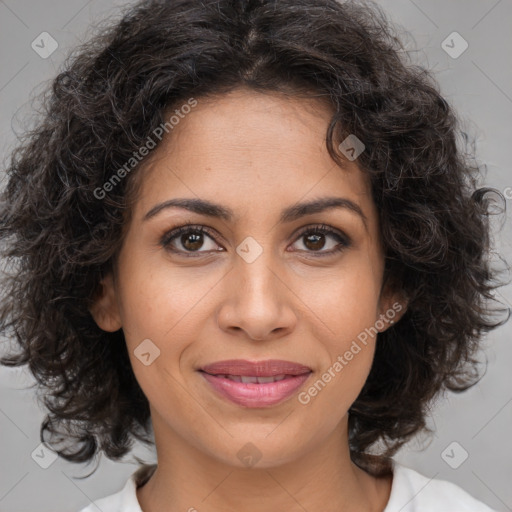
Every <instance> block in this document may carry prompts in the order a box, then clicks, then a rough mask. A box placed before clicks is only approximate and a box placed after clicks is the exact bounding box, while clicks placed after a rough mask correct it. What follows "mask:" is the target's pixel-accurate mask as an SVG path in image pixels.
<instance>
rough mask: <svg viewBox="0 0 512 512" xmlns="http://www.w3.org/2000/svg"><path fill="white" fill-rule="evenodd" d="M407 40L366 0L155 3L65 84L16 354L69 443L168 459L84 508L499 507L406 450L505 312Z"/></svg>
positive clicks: (13, 315)
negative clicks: (416, 467) (146, 447)
mask: <svg viewBox="0 0 512 512" xmlns="http://www.w3.org/2000/svg"><path fill="white" fill-rule="evenodd" d="M401 50H403V48H402V47H401V46H400V42H399V41H398V39H397V38H395V36H394V35H393V32H392V29H391V28H390V25H389V24H388V23H387V20H386V18H385V16H384V15H383V13H382V12H381V11H380V9H379V8H378V7H377V6H376V5H374V4H370V3H367V4H361V3H355V2H344V3H339V2H336V1H335V0H300V1H295V0H294V1H291V0H280V1H279V2H276V1H263V0H261V1H240V0H237V1H233V0H215V1H207V2H204V1H201V2H199V1H197V0H183V1H180V2H178V1H154V0H153V1H143V2H140V3H139V4H137V5H135V6H132V7H131V8H130V9H129V10H128V11H127V12H126V13H125V16H124V17H123V19H122V20H121V21H120V22H119V23H117V24H115V25H112V26H111V27H109V28H107V29H105V30H104V31H103V32H102V33H101V34H99V35H98V36H97V37H95V38H94V39H93V40H91V41H90V42H89V43H88V44H87V45H85V46H84V47H83V48H81V50H80V52H79V53H78V54H77V55H76V56H75V57H74V58H73V60H72V61H71V62H70V63H69V64H68V67H67V68H66V69H65V70H64V71H63V72H62V73H60V74H59V76H58V77H57V78H56V79H55V81H54V84H53V96H52V97H51V101H50V102H49V104H48V108H49V111H48V115H47V117H46V118H45V120H44V122H43V123H42V124H41V126H40V127H39V128H38V129H37V130H35V131H34V133H33V134H32V138H31V140H30V141H29V142H28V143H26V144H25V145H24V146H23V147H22V148H20V150H19V151H18V152H17V153H16V154H15V156H14V158H13V161H12V164H11V166H10V168H9V169H8V177H9V179H8V183H7V187H6V189H5V191H4V197H3V205H4V206H2V212H1V218H2V219H3V222H2V228H1V233H2V243H3V244H5V247H6V248H5V255H6V256H7V257H9V258H10V260H12V261H15V262H17V263H18V266H17V267H16V270H15V272H13V273H12V274H11V279H10V280H8V281H7V282H6V285H5V287H4V290H5V292H4V297H5V298H3V301H2V306H1V318H2V323H1V325H2V333H3V334H5V335H10V336H12V337H14V338H15V339H16V340H17V341H18V342H19V344H20V347H21V352H20V353H19V354H17V355H11V356H10V357H7V356H6V357H4V358H3V360H2V362H3V364H6V365H21V364H29V368H30V369H31V371H32V372H33V374H34V375H35V376H36V378H37V379H38V381H39V382H40V384H41V387H42V388H44V389H45V390H46V395H47V396H46V397H45V404H46V406H47V407H48V409H49V411H50V414H49V416H48V417H47V418H46V420H45V422H44V423H43V425H42V428H41V430H42V434H44V433H48V434H50V444H51V442H52V440H53V441H56V440H57V438H59V440H62V439H63V438H64V439H67V440H68V446H64V447H62V446H59V447H56V442H54V446H55V447H56V448H55V450H56V451H57V453H58V454H59V455H60V456H62V457H63V458H65V459H67V460H70V461H74V462H85V461H88V460H91V459H92V458H93V457H94V456H95V455H96V454H97V453H99V452H100V451H103V452H104V453H105V454H106V455H107V457H109V458H111V459H113V460H116V459H119V458H120V457H122V456H123V455H125V454H126V453H127V452H128V451H129V449H130V447H131V443H132V442H133V439H134V438H136V439H139V440H142V441H144V442H146V443H148V444H151V443H152V442H153V440H154V443H155V446H156V452H157V460H158V463H157V465H143V466H141V468H140V469H139V470H138V471H137V472H136V473H134V474H133V475H132V477H131V478H130V479H129V480H128V482H127V483H126V485H125V487H124V488H123V489H122V490H121V491H120V492H118V493H116V494H114V495H111V496H108V497H106V498H104V499H102V500H99V501H97V502H96V506H95V505H93V504H91V505H90V506H89V507H86V508H85V509H83V512H89V511H91V510H93V509H94V510H96V507H99V508H100V509H101V510H102V511H103V512H110V511H114V510H116V511H118V510H119V511H121V510H122V511H128V510H130V511H137V512H140V511H143V512H151V511H169V512H175V511H178V510H189V511H193V510H198V511H218V510H223V511H224V510H244V512H251V511H261V510H288V511H294V510H297V511H299V510H310V511H313V510H343V511H363V510H364V511H379V512H382V511H384V512H392V511H397V510H401V511H413V510H421V511H439V510H471V511H489V510H491V509H490V508H489V507H487V506H486V505H485V504H483V503H482V502H480V501H478V500H476V499H475V498H473V497H472V496H471V495H470V494H469V493H467V492H466V491H464V490H463V489H461V488H459V487H457V486H455V485H453V484H450V483H448V482H444V481H432V482H430V483H429V479H427V478H426V477H424V476H423V475H420V474H419V473H417V472H415V471H413V470H411V469H409V468H406V467H405V466H401V465H399V464H397V463H396V462H394V461H393V460H392V458H391V457H392V455H393V454H394V453H395V452H396V451H397V449H398V448H399V447H400V446H402V445H403V444H404V443H405V442H406V441H407V440H409V439H410V438H411V437H412V436H414V435H415V434H417V433H419V432H421V431H422V430H424V429H425V415H426V412H427V410H428V406H429V404H430V403H431V401H432V400H433V399H434V398H435V397H436V396H438V394H439V393H440V392H442V391H443V390H444V389H449V390H454V391H457V390H459V391H461V390H464V389H467V388H469V387H470V386H471V385H473V384H475V383H476V381H477V380H478V377H477V376H476V375H475V369H476V362H475V355H476V353H477V352H478V349H479V341H480V339H481V337H482V335H483V334H484V333H485V332H487V331H490V330H491V329H493V328H495V327H497V326H498V325H501V324H502V323H503V322H498V321H495V320H493V319H492V318H491V313H493V310H492V309H491V305H490V302H491V300H492V298H493V297H492V294H491V292H492V290H493V288H495V287H496V284H495V282H494V281H493V278H494V277H495V272H494V270H493V269H491V268H490V265H489V261H488V259H487V255H488V253H489V250H490V247H489V246H490V243H489V240H490V228H489V225H488V222H487V213H488V208H489V205H488V200H487V197H486V193H487V192H488V190H489V189H485V188H478V185H477V182H478V178H479V169H478V167H477V166H474V165H472V163H471V162H470V161H469V160H467V159H466V158H465V157H464V156H463V153H462V151H461V150H460V149H459V148H458V146H457V143H456V135H457V117H456V115H455V113H454V111H453V109H452V108H451V107H450V105H449V104H448V103H447V102H446V101H445V100H444V99H443V98H442V96H441V95H440V93H439V91H438V88H437V86H436V83H435V81H434V80H433V78H432V77H431V76H430V75H429V74H428V73H427V72H426V71H425V70H424V69H422V68H419V67H414V66H411V65H409V64H408V63H407V62H406V60H405V57H404V56H403V54H400V51H401ZM379 443H380V444H381V446H380V447H379V446H378V445H379ZM427 484H429V485H428V486H427Z"/></svg>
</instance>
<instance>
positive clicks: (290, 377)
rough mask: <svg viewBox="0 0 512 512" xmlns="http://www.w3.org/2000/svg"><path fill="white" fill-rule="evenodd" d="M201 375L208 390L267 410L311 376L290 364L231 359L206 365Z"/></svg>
mask: <svg viewBox="0 0 512 512" xmlns="http://www.w3.org/2000/svg"><path fill="white" fill-rule="evenodd" d="M200 373H201V374H202V375H203V377H204V379H205V380H206V382H207V383H208V384H210V386H211V388H212V389H213V390H215V391H216V393H218V394H219V395H221V396H222V397H224V398H227V399H228V400H230V401H231V402H232V403H235V404H237V405H239V406H243V407H268V406H271V405H275V404H277V403H279V402H282V401H283V400H285V399H287V398H289V397H291V396H292V395H293V394H294V393H295V392H296V391H297V390H298V389H299V388H300V387H301V386H302V385H303V384H304V383H305V382H306V380H308V378H309V376H310V374H311V373H312V370H311V368H309V367H308V366H304V365H302V364H298V363H293V362H291V361H283V360H278V359H269V360H266V361H256V362H251V361H246V360H243V359H235V360H233V359H231V360H228V361H219V362H217V363H213V364H209V365H206V366H204V367H203V368H201V369H200Z"/></svg>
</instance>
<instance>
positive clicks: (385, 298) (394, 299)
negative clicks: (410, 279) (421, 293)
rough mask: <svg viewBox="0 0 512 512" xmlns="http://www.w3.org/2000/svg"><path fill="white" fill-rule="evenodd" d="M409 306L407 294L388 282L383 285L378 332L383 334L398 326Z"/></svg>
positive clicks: (377, 323) (377, 325)
mask: <svg viewBox="0 0 512 512" xmlns="http://www.w3.org/2000/svg"><path fill="white" fill-rule="evenodd" d="M407 306H408V300H407V297H406V296H405V294H404V293H403V292H402V291H401V290H400V289H397V288H396V287H395V286H393V283H392V282H391V281H389V280H388V282H386V283H385V284H384V285H383V287H382V290H381V295H380V298H379V311H378V319H377V320H376V328H377V330H378V331H379V332H383V331H385V330H387V329H388V328H389V327H390V326H392V325H394V324H396V323H397V322H398V321H399V320H400V318H402V316H403V315H404V314H405V312H406V311H407Z"/></svg>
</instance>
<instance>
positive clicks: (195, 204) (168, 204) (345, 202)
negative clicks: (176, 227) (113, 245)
mask: <svg viewBox="0 0 512 512" xmlns="http://www.w3.org/2000/svg"><path fill="white" fill-rule="evenodd" d="M167 208H183V209H185V210H188V211H191V212H194V213H197V214H199V215H207V216H208V217H213V218H218V219H222V220H224V221H226V222H232V221H233V220H234V219H236V218H237V217H236V215H235V214H234V212H233V210H231V209H230V208H226V207H224V206H221V205H219V204H215V203H212V202H211V201H207V200H205V199H196V198H175V199H169V200H168V201H164V202H163V203H159V204H157V205H155V206H153V208H151V209H150V210H149V211H148V212H147V213H146V214H145V215H144V217H143V221H146V220H149V219H151V218H152V217H155V215H157V214H158V213H160V212H161V211H163V210H165V209H167ZM334 208H345V209H347V210H349V211H351V212H353V213H355V214H356V215H358V216H359V217H360V218H361V220H362V221H363V223H364V226H365V228H366V230H368V219H367V217H366V215H365V214H364V212H363V211H362V210H361V207H360V206H359V205H358V204H357V203H355V202H354V201H351V200H350V199H347V198H345V197H322V198H320V199H313V200H311V201H308V202H305V203H298V204H294V205H292V206H289V207H288V208H285V209H284V210H283V211H282V212H281V217H280V219H279V222H280V223H284V222H292V221H294V220H297V219H299V218H301V217H304V216H306V215H311V214H313V213H320V212H323V211H326V210H332V209H334Z"/></svg>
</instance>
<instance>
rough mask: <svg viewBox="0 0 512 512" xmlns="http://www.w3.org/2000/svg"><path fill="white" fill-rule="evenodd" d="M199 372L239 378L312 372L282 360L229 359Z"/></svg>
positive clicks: (305, 367)
mask: <svg viewBox="0 0 512 512" xmlns="http://www.w3.org/2000/svg"><path fill="white" fill-rule="evenodd" d="M201 370H202V371H204V372H206V373H209V374H210V375H225V376H230V375H234V376H239V377H242V376H243V377H276V376H282V375H285V376H286V375H303V374H304V373H309V372H311V371H312V370H311V368H309V366H305V365H303V364H299V363H294V362H292V361H284V360H282V359H267V360H265V361H255V362H253V361H247V360H246V359H229V360H226V361H218V362H216V363H212V364H208V365H206V366H203V367H202V368H201Z"/></svg>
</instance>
